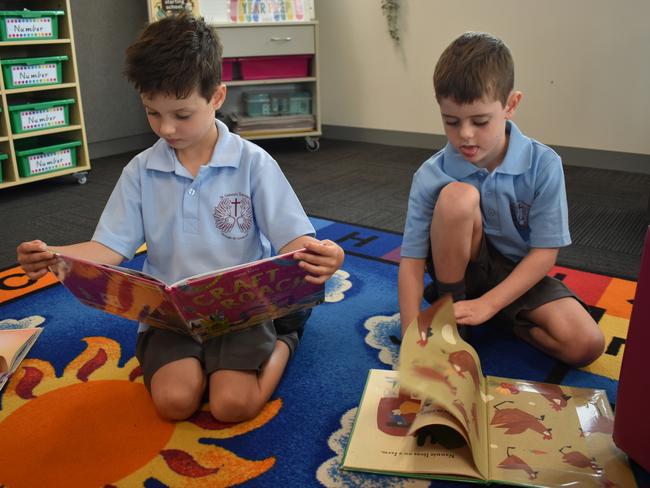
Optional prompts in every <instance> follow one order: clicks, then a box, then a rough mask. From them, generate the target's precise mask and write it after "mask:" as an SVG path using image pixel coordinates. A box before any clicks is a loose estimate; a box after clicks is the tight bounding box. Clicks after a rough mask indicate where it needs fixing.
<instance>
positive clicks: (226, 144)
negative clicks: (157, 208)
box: [147, 119, 243, 173]
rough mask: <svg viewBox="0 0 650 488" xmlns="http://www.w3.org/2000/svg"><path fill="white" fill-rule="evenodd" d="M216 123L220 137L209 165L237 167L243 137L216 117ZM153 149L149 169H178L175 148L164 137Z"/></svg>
mask: <svg viewBox="0 0 650 488" xmlns="http://www.w3.org/2000/svg"><path fill="white" fill-rule="evenodd" d="M215 123H216V124H217V130H218V131H219V139H218V140H217V144H215V146H214V150H213V151H212V157H211V158H210V161H209V162H208V164H207V166H211V167H214V168H218V167H227V166H231V167H233V168H237V167H238V166H239V161H240V159H241V151H242V145H243V143H242V139H241V138H240V137H239V136H237V135H235V134H233V133H232V132H230V131H229V130H228V127H227V126H226V124H224V123H223V122H221V121H220V120H218V119H215ZM151 151H152V152H151V155H150V157H149V158H148V159H147V169H154V170H157V171H165V172H168V173H171V172H173V171H175V170H176V168H177V164H180V162H178V159H177V158H176V153H175V152H174V149H173V148H172V147H171V146H170V145H169V144H167V143H166V142H165V140H164V139H162V138H161V139H158V141H156V143H155V144H154V145H153V146H152V147H151Z"/></svg>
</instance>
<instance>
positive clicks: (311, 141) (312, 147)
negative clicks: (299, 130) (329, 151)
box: [305, 137, 320, 152]
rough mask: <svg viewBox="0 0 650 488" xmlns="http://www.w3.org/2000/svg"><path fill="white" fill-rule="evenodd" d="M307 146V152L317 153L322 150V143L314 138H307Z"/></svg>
mask: <svg viewBox="0 0 650 488" xmlns="http://www.w3.org/2000/svg"><path fill="white" fill-rule="evenodd" d="M305 145H306V146H307V151H309V152H316V151H318V149H319V148H320V141H319V140H318V139H315V138H313V137H305Z"/></svg>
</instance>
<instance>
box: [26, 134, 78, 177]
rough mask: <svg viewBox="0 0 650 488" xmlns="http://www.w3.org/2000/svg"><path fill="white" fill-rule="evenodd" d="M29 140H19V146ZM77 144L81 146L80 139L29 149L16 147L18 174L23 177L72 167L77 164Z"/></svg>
mask: <svg viewBox="0 0 650 488" xmlns="http://www.w3.org/2000/svg"><path fill="white" fill-rule="evenodd" d="M29 142H31V140H30V139H26V140H25V141H20V143H21V146H22V145H25V144H27V143H29ZM32 143H33V142H32ZM78 146H81V141H69V142H63V143H60V144H51V145H45V146H40V147H35V148H31V149H27V148H25V149H21V150H18V149H16V159H17V163H18V174H19V175H20V176H22V177H23V178H25V177H28V176H36V175H40V174H44V173H52V172H53V171H59V170H62V169H68V168H74V167H75V166H77V147H78Z"/></svg>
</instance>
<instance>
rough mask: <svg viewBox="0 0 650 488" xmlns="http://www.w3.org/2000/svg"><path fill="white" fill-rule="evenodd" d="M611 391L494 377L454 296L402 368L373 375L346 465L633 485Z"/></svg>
mask: <svg viewBox="0 0 650 488" xmlns="http://www.w3.org/2000/svg"><path fill="white" fill-rule="evenodd" d="M613 419H614V416H613V413H612V409H611V407H610V404H609V401H608V400H607V396H606V394H605V391H604V390H598V389H591V388H579V387H571V386H565V385H557V384H548V383H540V382H535V381H527V380H521V379H512V378H500V377H493V376H484V375H483V373H482V370H481V364H480V361H479V357H478V355H477V353H476V351H475V350H474V348H472V346H471V345H469V344H468V343H466V342H465V341H464V340H463V339H462V338H461V337H460V335H459V334H458V330H457V327H456V322H455V318H454V311H453V304H452V302H451V298H449V297H445V298H442V299H440V300H438V301H437V302H435V303H434V304H433V305H432V306H431V307H429V308H428V309H426V310H425V311H423V312H422V313H421V314H420V316H419V317H418V318H417V323H416V322H415V321H414V323H413V324H411V325H410V326H409V327H408V329H407V331H406V333H405V334H404V337H403V339H402V344H401V348H400V357H399V368H398V370H397V371H394V370H380V369H372V370H370V373H369V375H368V379H367V382H366V387H365V390H364V392H363V395H362V398H361V403H360V405H359V408H358V410H357V416H356V419H355V423H354V426H353V429H352V433H351V434H350V439H349V442H348V444H347V447H346V450H345V453H344V456H343V462H342V469H348V470H352V471H366V472H373V473H382V474H387V475H400V476H409V477H416V478H442V479H449V480H463V481H474V482H479V483H480V482H482V483H499V484H509V485H519V486H535V487H566V486H581V487H588V486H592V487H633V486H636V483H635V479H634V476H633V474H632V471H631V469H630V467H629V464H628V461H627V457H626V456H625V454H624V453H623V452H622V451H621V450H619V449H618V448H617V447H616V446H615V445H614V442H613V439H612V427H613Z"/></svg>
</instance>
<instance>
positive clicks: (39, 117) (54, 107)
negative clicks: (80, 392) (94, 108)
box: [9, 98, 75, 134]
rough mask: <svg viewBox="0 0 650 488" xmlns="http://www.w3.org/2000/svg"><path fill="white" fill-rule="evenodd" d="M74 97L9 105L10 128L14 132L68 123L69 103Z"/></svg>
mask: <svg viewBox="0 0 650 488" xmlns="http://www.w3.org/2000/svg"><path fill="white" fill-rule="evenodd" d="M73 103H75V101H74V98H67V99H65V100H53V101H50V102H37V103H22V104H20V105H9V116H10V120H11V130H12V131H13V132H14V134H21V133H23V132H32V131H36V130H45V129H52V128H55V127H66V126H68V125H70V110H69V105H71V104H73Z"/></svg>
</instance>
